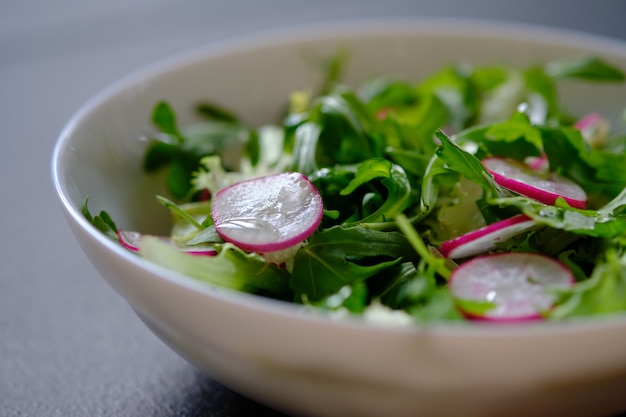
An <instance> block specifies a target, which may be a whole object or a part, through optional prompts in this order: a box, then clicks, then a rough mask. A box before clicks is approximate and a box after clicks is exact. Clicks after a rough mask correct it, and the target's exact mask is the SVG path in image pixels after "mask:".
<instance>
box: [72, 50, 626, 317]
mask: <svg viewBox="0 0 626 417" xmlns="http://www.w3.org/2000/svg"><path fill="white" fill-rule="evenodd" d="M348 55H349V53H347V52H346V51H343V52H342V53H338V54H336V55H335V56H333V57H332V58H331V59H328V61H327V62H326V67H327V68H326V71H327V76H326V79H325V80H324V82H323V83H322V85H321V86H320V87H319V88H317V89H306V90H299V91H293V92H292V93H291V94H290V95H289V97H286V98H285V109H286V111H285V113H284V114H283V115H282V117H281V119H280V120H278V121H272V122H271V123H270V122H268V123H267V124H263V125H261V126H260V127H253V126H249V125H247V124H246V123H243V122H241V121H240V118H239V116H238V115H236V114H235V113H234V112H233V111H231V110H229V109H224V108H221V107H219V106H217V105H216V104H214V103H211V102H199V103H196V110H197V112H198V114H199V115H200V116H202V117H203V118H204V119H205V120H202V121H199V122H196V123H193V124H187V125H179V124H178V123H177V118H176V112H175V109H174V108H172V107H171V106H170V105H169V104H168V103H167V101H159V102H158V103H156V104H155V106H154V109H153V112H152V117H151V121H152V123H153V124H154V126H155V127H156V128H157V129H158V131H157V133H156V134H155V135H154V136H153V138H152V140H151V141H150V142H149V145H148V147H147V150H146V153H145V155H144V158H143V168H144V169H145V171H147V172H148V173H155V172H159V171H165V173H166V174H165V179H164V181H165V185H166V189H167V192H168V193H167V194H168V195H167V196H156V198H157V199H158V200H159V201H160V202H161V203H162V204H163V205H164V207H165V208H167V209H169V210H170V211H171V215H172V218H173V227H172V230H171V234H170V235H169V236H154V235H149V234H144V233H142V232H141V231H137V230H126V229H125V228H124V226H123V225H117V224H116V223H115V222H114V221H113V220H112V219H111V217H110V216H109V215H108V214H107V213H106V212H104V213H101V214H99V215H96V216H93V215H92V214H90V212H89V208H88V206H87V202H85V206H84V213H85V216H86V217H87V218H88V219H89V220H90V221H91V222H92V223H93V224H94V225H96V226H97V227H99V228H100V229H101V230H102V231H103V232H105V233H108V234H109V235H110V236H111V237H112V238H113V239H114V240H118V241H119V242H120V243H121V244H122V245H123V246H124V247H126V248H127V249H129V250H131V251H134V252H137V253H138V254H139V255H141V256H143V257H145V258H147V259H149V260H151V261H153V262H155V263H158V264H161V265H163V266H165V267H168V268H171V269H173V270H176V271H179V272H182V273H184V274H186V275H189V276H191V277H194V278H196V279H198V280H201V281H205V282H208V283H211V284H214V285H218V286H224V287H228V288H232V289H236V290H240V291H247V292H252V293H258V294H263V295H265V296H268V297H272V298H276V299H280V300H284V301H288V302H293V303H296V304H300V305H303V306H308V307H313V308H320V309H325V310H329V311H333V312H336V313H337V314H357V315H364V316H365V317H368V316H370V315H372V314H375V315H376V316H377V317H379V318H380V317H382V316H384V315H385V314H387V315H390V316H392V317H394V319H393V320H398V317H402V319H403V320H404V321H406V322H407V323H408V322H412V321H420V322H421V321H433V320H435V321H436V320H486V321H490V322H511V321H525V320H544V319H547V320H563V319H567V318H570V317H576V316H581V315H597V314H605V313H611V312H623V311H624V310H626V297H625V296H624V295H625V294H626V293H625V291H626V275H625V274H624V271H625V270H626V252H625V249H626V136H625V135H624V134H616V133H614V132H613V131H612V130H611V123H610V122H609V121H608V120H607V119H606V118H605V117H603V115H602V114H599V113H595V112H590V113H588V114H573V113H571V112H570V111H568V108H567V103H562V100H561V97H560V96H559V93H558V92H559V85H560V83H562V82H566V81H567V80H568V79H579V80H580V79H582V80H584V81H585V82H589V83H620V82H623V81H624V73H623V72H622V70H621V69H619V68H617V67H615V66H613V65H612V64H611V63H609V62H606V61H603V60H601V59H598V58H597V57H594V56H582V57H581V56H575V57H571V58H563V59H560V60H555V61H550V62H547V63H546V64H544V65H533V66H529V67H526V68H515V67H511V66H506V65H502V64H498V63H492V64H487V65H481V66H470V65H467V64H464V63H463V64H451V65H449V66H446V67H444V68H442V69H440V70H438V71H436V72H434V73H432V74H430V75H429V76H427V77H425V78H424V79H420V80H412V79H407V78H406V77H403V78H400V77H393V76H391V75H382V76H377V77H374V78H371V79H369V80H367V81H366V82H364V83H362V84H361V85H360V86H358V87H357V88H352V87H348V86H347V85H345V84H343V83H342V82H341V68H342V66H343V65H344V64H345V63H344V60H346V59H349V57H348ZM225 153H229V158H230V161H228V160H226V157H225V156H224V155H225ZM233 153H235V154H236V157H235V158H233V156H232V154H233ZM233 160H234V162H233ZM165 208H164V210H165Z"/></svg>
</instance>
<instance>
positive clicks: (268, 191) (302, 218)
mask: <svg viewBox="0 0 626 417" xmlns="http://www.w3.org/2000/svg"><path fill="white" fill-rule="evenodd" d="M323 214H324V205H323V202H322V197H321V196H320V194H319V192H318V190H317V188H315V186H314V185H313V184H312V183H311V182H310V181H309V179H308V178H307V177H305V176H304V175H302V174H300V173H297V172H291V173H290V172H286V173H281V174H276V175H270V176H266V177H261V178H254V179H251V180H247V181H242V182H238V183H236V184H233V185H231V186H229V187H226V188H224V189H222V190H220V191H219V192H218V193H217V194H216V195H215V197H214V200H213V207H212V216H213V222H214V223H215V229H216V230H217V233H218V234H219V235H220V236H221V238H222V239H224V241H226V242H230V243H232V244H234V245H235V246H237V247H239V248H240V249H243V250H245V251H248V252H257V253H268V252H275V251H280V250H284V249H287V248H290V247H292V246H295V245H297V244H299V243H301V242H302V241H304V240H305V239H306V238H308V237H309V236H310V235H311V234H312V233H313V232H314V231H315V230H316V229H317V226H318V225H319V224H320V222H321V220H322V216H323Z"/></svg>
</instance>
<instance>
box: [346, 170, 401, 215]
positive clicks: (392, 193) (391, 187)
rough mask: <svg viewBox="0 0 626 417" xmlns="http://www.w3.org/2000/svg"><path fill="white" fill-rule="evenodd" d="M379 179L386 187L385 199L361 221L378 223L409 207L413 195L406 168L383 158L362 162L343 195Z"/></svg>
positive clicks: (381, 198) (382, 198)
mask: <svg viewBox="0 0 626 417" xmlns="http://www.w3.org/2000/svg"><path fill="white" fill-rule="evenodd" d="M374 180H379V181H380V183H381V184H382V185H383V186H384V187H385V189H386V192H385V193H384V194H385V195H384V197H383V196H382V195H381V197H380V200H381V201H384V202H383V203H382V205H380V207H378V208H377V209H376V210H375V211H374V212H373V213H371V214H368V215H366V216H365V217H364V218H362V219H360V220H359V222H360V223H377V222H384V221H389V220H391V219H393V218H394V217H395V216H396V215H397V214H399V213H402V211H403V210H404V209H405V208H406V207H407V204H408V202H409V201H410V200H409V199H410V196H411V184H410V183H409V179H408V177H407V175H406V174H405V172H404V170H403V169H402V168H401V167H400V166H399V165H395V164H392V163H391V162H390V161H388V160H386V159H382V158H372V159H368V160H366V161H364V162H362V163H361V164H360V165H359V166H358V168H357V171H356V175H355V177H354V178H353V179H352V181H350V183H349V184H348V185H347V186H346V188H344V189H343V190H341V192H340V194H341V195H348V194H351V193H353V192H354V191H355V190H356V189H357V188H359V187H362V186H365V185H366V184H369V183H372V182H374Z"/></svg>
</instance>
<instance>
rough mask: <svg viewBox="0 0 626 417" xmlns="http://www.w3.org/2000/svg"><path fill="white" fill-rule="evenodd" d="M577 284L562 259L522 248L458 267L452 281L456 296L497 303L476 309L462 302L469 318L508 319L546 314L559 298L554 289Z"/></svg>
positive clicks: (473, 260) (506, 320)
mask: <svg viewBox="0 0 626 417" xmlns="http://www.w3.org/2000/svg"><path fill="white" fill-rule="evenodd" d="M573 284H574V277H573V275H572V273H571V271H570V270H569V269H568V268H567V267H566V266H565V265H563V264H562V263H560V262H558V261H556V260H554V259H552V258H549V257H547V256H544V255H539V254H534V253H521V252H516V253H501V254H495V255H488V256H481V257H478V258H474V259H472V260H471V261H468V262H466V263H464V264H462V265H461V266H459V267H458V268H457V269H455V270H454V271H453V273H452V275H451V276H450V281H449V283H448V285H449V288H450V291H451V293H452V295H453V297H454V298H455V299H457V300H461V301H466V302H474V303H488V304H491V305H492V306H493V307H492V308H491V309H487V311H484V312H481V313H476V312H472V311H469V310H468V309H463V305H464V304H463V303H459V305H460V306H461V307H460V308H461V311H462V313H463V314H464V315H465V316H466V317H467V318H470V319H476V320H489V321H504V322H514V321H528V320H538V319H541V318H543V317H544V314H545V313H546V312H548V311H549V310H550V309H551V308H552V307H553V306H554V303H555V301H556V295H555V294H554V290H564V289H568V288H570V287H571V286H572V285H573ZM465 305H467V304H465Z"/></svg>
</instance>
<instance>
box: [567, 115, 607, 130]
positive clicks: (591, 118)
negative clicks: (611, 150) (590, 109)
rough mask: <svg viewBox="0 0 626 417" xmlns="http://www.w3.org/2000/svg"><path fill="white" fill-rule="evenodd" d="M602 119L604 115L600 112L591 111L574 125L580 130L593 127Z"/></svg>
mask: <svg viewBox="0 0 626 417" xmlns="http://www.w3.org/2000/svg"><path fill="white" fill-rule="evenodd" d="M601 120H602V116H600V115H599V114H598V113H589V114H587V115H586V116H583V117H582V118H580V119H579V120H577V121H576V123H574V127H575V128H576V129H578V130H585V129H589V128H593V127H594V126H595V125H597V124H598V123H599V122H600V121H601Z"/></svg>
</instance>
